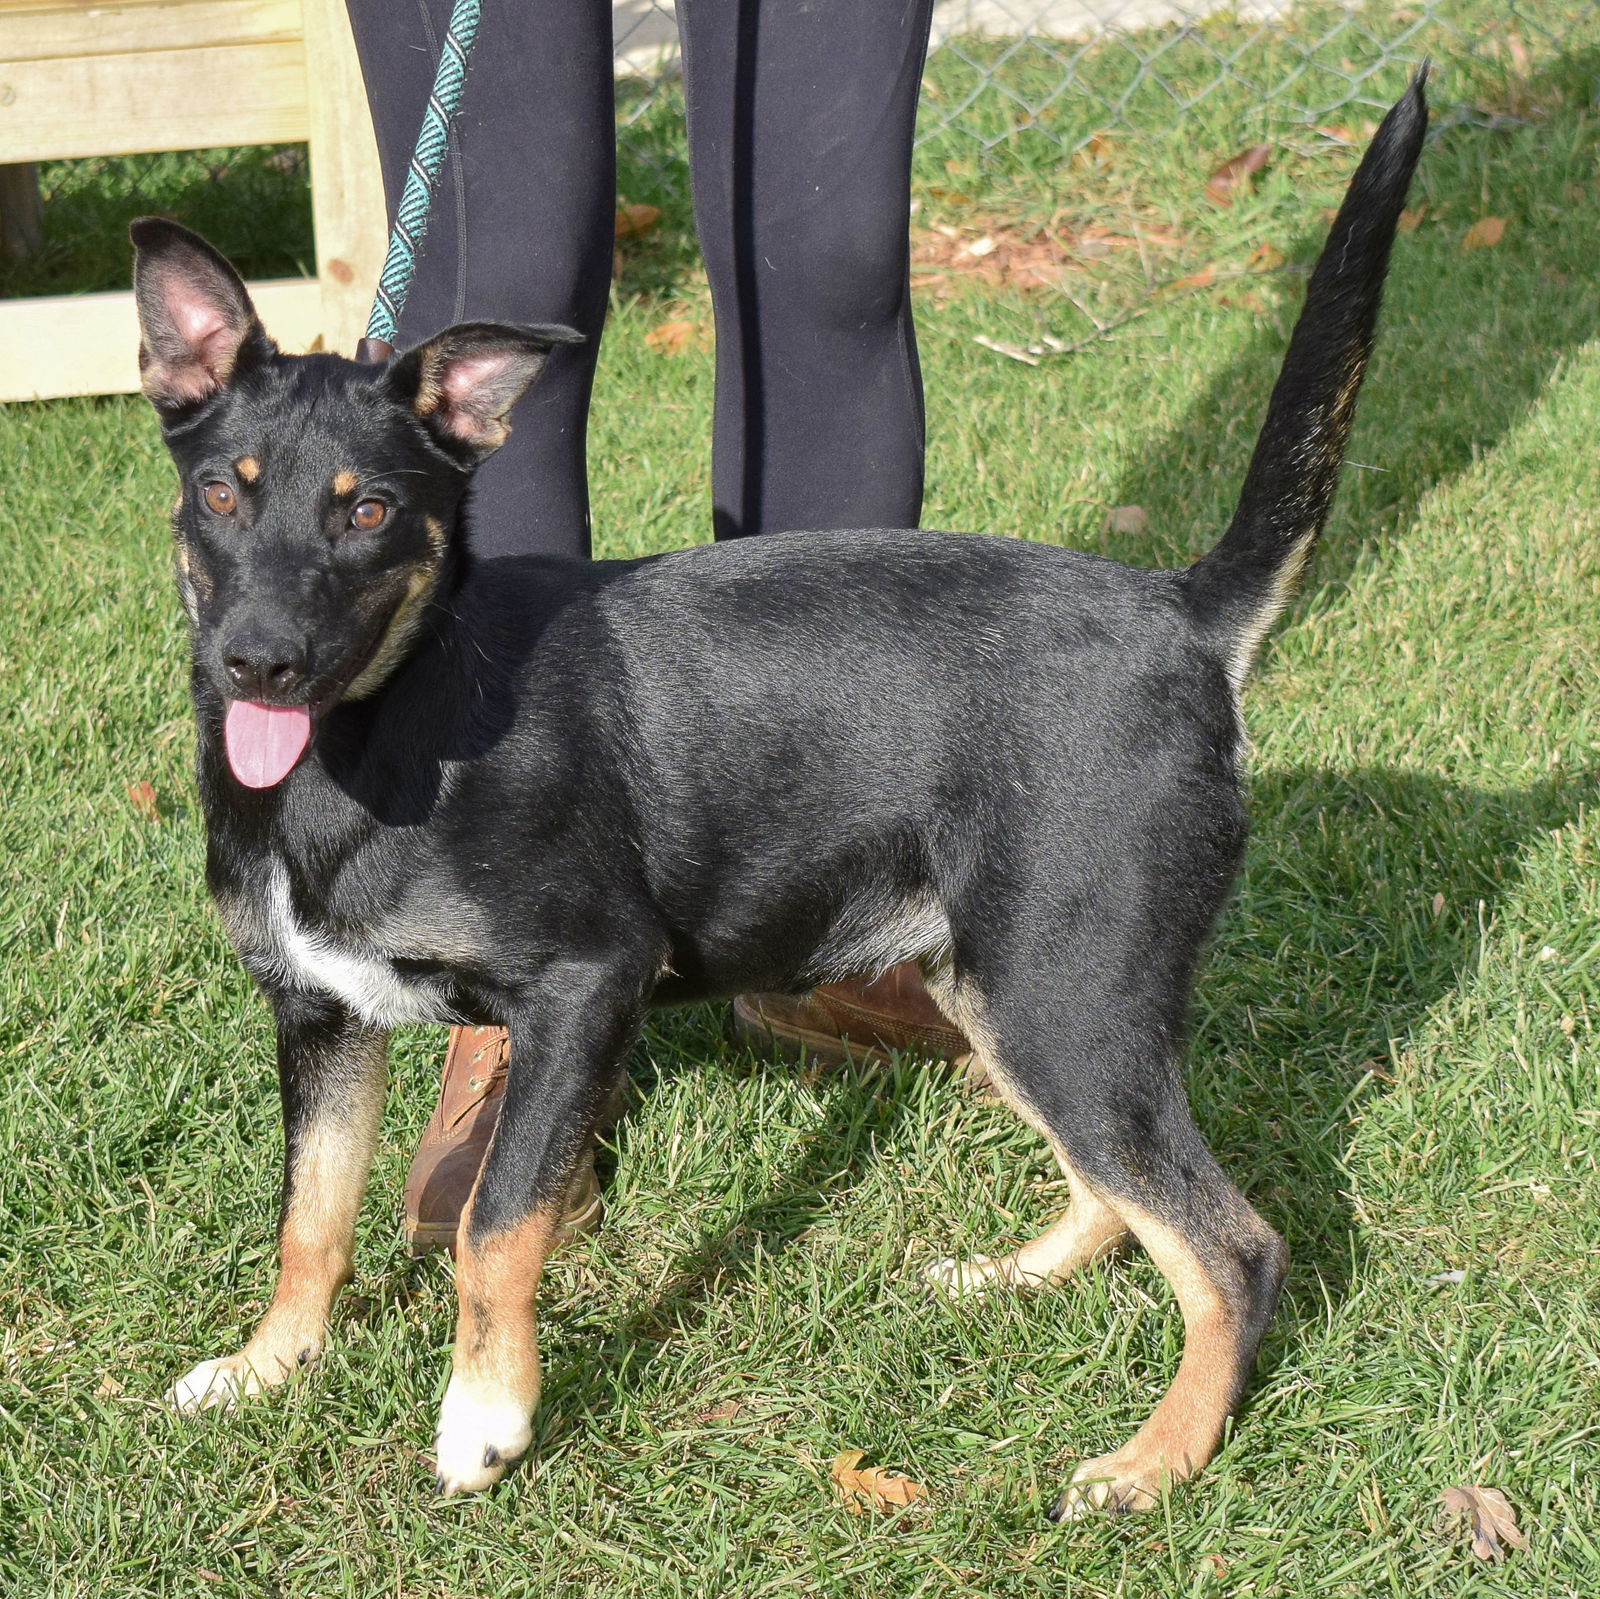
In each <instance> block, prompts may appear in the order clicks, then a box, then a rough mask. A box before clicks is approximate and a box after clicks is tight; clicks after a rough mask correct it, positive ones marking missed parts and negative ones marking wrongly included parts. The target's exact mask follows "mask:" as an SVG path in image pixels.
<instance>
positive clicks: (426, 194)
mask: <svg viewBox="0 0 1600 1599" xmlns="http://www.w3.org/2000/svg"><path fill="white" fill-rule="evenodd" d="M481 13H482V3H481V0H456V3H455V5H454V7H453V8H452V10H451V12H450V25H449V27H448V28H447V29H446V30H445V35H444V45H443V47H442V48H441V49H440V51H439V69H438V71H437V72H436V73H435V74H434V78H433V88H432V90H431V91H430V92H429V95H428V105H427V109H426V110H425V111H424V112H423V114H422V130H421V132H419V133H418V134H417V147H416V149H415V150H414V151H413V152H412V156H411V166H410V168H409V169H408V170H407V172H406V182H405V187H404V189H402V190H401V193H400V204H399V205H398V206H397V207H396V208H395V217H394V229H393V231H392V232H391V233H390V235H389V253H388V255H387V256H385V257H384V262H383V271H382V272H380V273H379V274H378V291H377V293H376V295H375V296H374V297H373V301H372V315H371V316H370V317H369V318H368V319H367V336H366V338H364V339H363V340H362V341H361V343H360V344H359V345H358V346H357V348H356V359H357V360H358V361H386V360H388V358H389V357H390V356H391V355H392V354H393V353H394V339H395V328H396V326H397V324H398V323H399V320H400V312H401V311H402V309H404V307H405V303H406V296H407V295H408V294H409V293H410V292H411V284H412V282H413V280H414V279H415V278H416V275H417V257H418V256H419V255H420V254H421V253H422V241H423V239H424V238H425V237H426V236H427V232H428V219H429V216H430V215H431V213H432V211H433V197H434V194H435V192H436V191H437V189H438V187H439V174H440V172H441V171H443V170H444V158H445V152H446V151H447V150H448V149H449V148H450V128H451V125H452V124H453V123H454V122H455V119H456V116H457V114H458V113H459V112H460V110H461V97H462V91H463V89H464V88H465V86H466V81H467V65H468V63H469V62H470V61H471V59H472V46H473V44H474V42H475V41H476V40H477V37H478V22H479V18H480V16H481Z"/></svg>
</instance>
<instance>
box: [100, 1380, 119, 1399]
mask: <svg viewBox="0 0 1600 1599" xmlns="http://www.w3.org/2000/svg"><path fill="white" fill-rule="evenodd" d="M121 1392H122V1384H121V1383H120V1382H118V1381H117V1379H116V1378H115V1377H112V1376H109V1375H108V1376H105V1377H102V1378H101V1379H100V1382H99V1385H98V1386H97V1387H96V1388H95V1391H94V1396H95V1398H96V1399H115V1398H116V1397H117V1395H118V1394H120V1393H121Z"/></svg>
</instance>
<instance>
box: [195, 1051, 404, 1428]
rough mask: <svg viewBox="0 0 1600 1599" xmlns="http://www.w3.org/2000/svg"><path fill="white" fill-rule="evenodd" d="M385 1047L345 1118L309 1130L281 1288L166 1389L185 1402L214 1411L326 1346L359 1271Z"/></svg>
mask: <svg viewBox="0 0 1600 1599" xmlns="http://www.w3.org/2000/svg"><path fill="white" fill-rule="evenodd" d="M383 1055H384V1051H383V1046H381V1045H380V1046H378V1047H377V1051H376V1055H375V1056H374V1057H369V1058H368V1059H367V1060H366V1061H365V1063H364V1066H365V1069H364V1071H363V1072H362V1074H361V1076H360V1077H359V1079H356V1078H353V1079H352V1081H351V1083H350V1085H349V1087H348V1090H347V1093H346V1097H345V1100H344V1103H343V1105H342V1107H341V1110H342V1113H341V1116H340V1118H339V1119H338V1120H337V1121H335V1120H332V1119H328V1120H324V1121H321V1122H314V1123H312V1124H311V1125H310V1126H309V1127H307V1128H306V1129H305V1130H304V1132H303V1133H302V1135H301V1139H300V1144H299V1148H298V1149H297V1150H296V1153H295V1161H294V1171H293V1174H292V1176H291V1180H290V1184H289V1204H288V1208H287V1210H286V1211H285V1213H284V1217H283V1225H282V1229H281V1231H280V1233H279V1240H278V1255H279V1272H278V1286H277V1291H276V1292H275V1293H274V1294H273V1296H272V1303H271V1304H270V1305H269V1306H268V1307H267V1313H266V1314H265V1315H264V1316H263V1317H262V1318H261V1321H260V1324H259V1325H258V1326H257V1327H256V1330H255V1333H254V1334H253V1335H252V1337H251V1339H250V1341H249V1342H248V1343H247V1344H246V1345H245V1346H244V1348H243V1349H242V1350H240V1351H239V1353H238V1354H237V1355H229V1356H226V1357H224V1358H223V1359H220V1360H205V1361H202V1362H201V1363H200V1364H199V1365H198V1366H196V1367H195V1368H194V1369H193V1370H192V1371H190V1372H189V1373H188V1374H187V1375H186V1376H184V1377H181V1378H180V1379H179V1380H178V1381H177V1382H176V1383H174V1384H173V1386H172V1387H171V1388H170V1389H168V1391H167V1403H168V1404H170V1405H172V1406H173V1407H175V1408H176V1409H178V1410H184V1411H195V1410H209V1409H211V1408H213V1407H214V1406H217V1405H224V1406H226V1405H231V1404H233V1403H234V1402H235V1401H236V1400H238V1399H240V1398H247V1397H250V1396H252V1395H255V1394H258V1393H260V1392H261V1391H262V1390H263V1389H265V1388H275V1387H276V1386H277V1385H278V1384H279V1383H281V1382H284V1381H286V1380H287V1379H288V1378H289V1377H291V1376H293V1374H294V1373H295V1372H296V1371H297V1370H299V1368H300V1367H302V1366H309V1365H310V1364H311V1363H312V1362H313V1361H315V1360H316V1359H317V1358H318V1356H320V1355H321V1353H322V1344H323V1338H324V1336H325V1334H326V1332H327V1326H328V1313H329V1311H330V1310H331V1309H332V1308H333V1301H334V1299H335V1298H336V1297H337V1295H338V1292H339V1290H340V1289H341V1288H342V1287H343V1286H344V1285H345V1283H347V1282H348V1281H349V1280H350V1274H351V1268H352V1266H353V1265H354V1260H355V1229H356V1217H357V1215H358V1213H359V1212H360V1209H361V1200H362V1196H363V1195H364V1194H365V1192H366V1187H367V1175H368V1173H369V1172H370V1170H371V1167H372V1156H373V1152H374V1150H375V1149H376V1148H377V1144H378V1122H379V1119H380V1117H381V1116H382V1114H383Z"/></svg>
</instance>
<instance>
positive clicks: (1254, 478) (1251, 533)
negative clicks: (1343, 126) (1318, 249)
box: [1185, 65, 1428, 683]
mask: <svg viewBox="0 0 1600 1599" xmlns="http://www.w3.org/2000/svg"><path fill="white" fill-rule="evenodd" d="M1427 74H1428V69H1427V67H1426V66H1425V65H1424V66H1423V67H1422V68H1420V69H1419V70H1418V72H1417V74H1416V76H1415V77H1413V78H1412V80H1411V86H1410V87H1409V88H1408V89H1407V90H1406V92H1405V94H1404V95H1403V96H1402V97H1401V98H1400V100H1399V102H1398V103H1397V104H1396V105H1395V106H1394V108H1393V109H1392V110H1391V111H1390V112H1389V114H1388V116H1386V117H1385V118H1384V119H1383V125H1382V126H1381V127H1380V128H1379V129H1378V131H1377V133H1376V134H1374V135H1373V139H1372V143H1371V144H1370V145H1369V146H1368V148H1367V153H1366V155H1365V156H1363V157H1362V160H1361V165H1360V166H1359V167H1358V168H1357V169H1356V174H1355V176H1354V177H1353V178H1352V179H1351V180H1350V187H1349V189H1348V191H1347V192H1346V194H1345V198H1344V204H1343V205H1341V206H1340V207H1339V214H1338V216H1337V217H1336V218H1335V219H1334V223H1333V227H1332V229H1331V230H1330V232H1329V234H1328V242H1327V243H1326V244H1325V245H1324V246H1323V249H1322V255H1321V257H1320V258H1319V259H1318V261H1317V265H1316V269H1315V270H1314V271H1313V272H1312V274H1311V281H1310V284H1309V285H1308V286H1307V289H1306V302H1305V306H1304V308H1303V309H1302V310H1301V312H1300V320H1299V321H1298V322H1297V323H1296V324H1295V329H1294V335H1293V337H1292V338H1291V339H1290V341H1289V353H1288V354H1287V356H1285V357H1284V362H1283V370H1282V371H1281V372H1280V373H1279V375H1278V382H1277V386H1276V387H1275V388H1274V389H1273V391H1272V400H1271V402H1270V404H1269V405H1268V407H1267V419H1266V422H1265V424H1264V425H1263V427H1262V429H1261V436H1260V438H1259V439H1257V441H1256V448H1255V454H1254V455H1253V456H1252V457H1251V460H1250V470H1249V472H1248V473H1247V474H1246V477H1245V481H1244V489H1243V491H1242V492H1241V494H1240V496H1239V507H1238V509H1237V510H1236V511H1235V512H1234V515H1233V521H1232V522H1231V523H1230V524H1229V526H1228V531H1227V532H1226V533H1225V534H1224V535H1223V537H1222V541H1221V542H1220V543H1219V544H1218V545H1217V546H1216V547H1215V548H1214V549H1213V550H1211V551H1210V552H1209V553H1208V554H1207V555H1205V556H1204V557H1202V559H1201V560H1200V561H1199V562H1197V563H1196V564H1195V565H1194V566H1192V567H1191V568H1190V569H1189V571H1188V572H1187V573H1186V574H1185V584H1186V592H1187V597H1188V601H1189V604H1190V606H1191V608H1192V610H1193V612H1194V614H1195V616H1196V619H1197V620H1198V621H1199V622H1200V624H1201V625H1202V627H1204V628H1205V630H1206V631H1207V632H1208V633H1211V634H1212V635H1213V636H1214V637H1216V638H1217V640H1218V642H1219V644H1221V646H1222V647H1223V649H1224V650H1225V651H1226V652H1227V656H1228V669H1229V674H1230V675H1231V676H1232V677H1233V679H1234V681H1235V683H1238V682H1240V681H1242V679H1243V677H1244V674H1245V673H1246V672H1247V671H1248V670H1249V667H1250V662H1251V660H1252V659H1253V658H1254V656H1255V653H1256V650H1257V648H1258V647H1259V645H1260V643H1261V640H1262V638H1263V637H1264V636H1265V634H1266V632H1267V629H1268V628H1269V627H1271V626H1272V623H1273V621H1274V620H1275V619H1276V617H1277V615H1278V613H1279V612H1280V611H1281V610H1282V609H1283V607H1284V605H1285V604H1286V603H1287V601H1288V599H1289V596H1290V595H1291V594H1292V593H1293V592H1294V587H1295V583H1296V580H1297V579H1298V578H1299V576H1300V572H1301V570H1302V568H1303V567H1304V566H1305V564H1306V561H1307V559H1308V558H1309V557H1310V555H1311V551H1312V548H1313V547H1314V546H1315V544H1316V541H1317V535H1318V534H1319V533H1320V532H1321V531H1322V524H1323V523H1324V522H1325V521H1326V520H1327V516H1328V507H1329V506H1330V504H1331V503H1332V501H1333V490H1334V485H1335V484H1336V483H1337V482H1338V478H1339V468H1340V466H1341V465H1342V464H1343V461H1344V449H1345V440H1346V438H1347V437H1348V435H1349V432H1350V421H1351V418H1352V417H1353V416H1354V414H1355V408H1356V395H1357V394H1358V393H1359V392H1360V389H1361V379H1362V376H1363V374H1364V373H1365V371H1366V366H1367V357H1368V356H1369V355H1370V354H1371V353H1372V343H1373V335H1374V331H1375V329H1376V327H1377V322H1378V306H1379V303H1380V302H1381V300H1382V298H1383V280H1384V276H1385V274H1386V273H1387V271H1388V267H1389V248H1390V246H1391V245H1392V244H1393V242H1394V234H1395V228H1396V225H1397V224H1398V222H1399V220H1400V210H1401V207H1402V206H1403V205H1404V204H1405V198H1406V190H1407V188H1408V187H1409V185H1410V183H1411V174H1412V171H1413V169H1414V168H1415V167H1416V164H1417V157H1418V155H1419V154H1420V153H1421V151H1422V140H1423V135H1424V134H1425V133H1426V132H1427V127H1428V103H1427V98H1426V96H1425V94H1424V92H1423V90H1424V85H1425V83H1426V81H1427Z"/></svg>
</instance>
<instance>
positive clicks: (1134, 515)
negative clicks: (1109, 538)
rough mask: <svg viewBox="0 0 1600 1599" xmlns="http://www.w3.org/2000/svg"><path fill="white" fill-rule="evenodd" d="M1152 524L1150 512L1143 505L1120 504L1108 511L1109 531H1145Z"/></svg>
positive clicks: (1107, 529) (1107, 522)
mask: <svg viewBox="0 0 1600 1599" xmlns="http://www.w3.org/2000/svg"><path fill="white" fill-rule="evenodd" d="M1149 526H1150V513H1149V512H1148V511H1146V510H1145V508H1144V507H1143V506H1142V505H1119V506H1117V507H1116V508H1115V509H1114V510H1111V511H1107V512H1106V532H1107V533H1143V532H1144V530H1145V529H1146V528H1147V527H1149Z"/></svg>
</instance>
